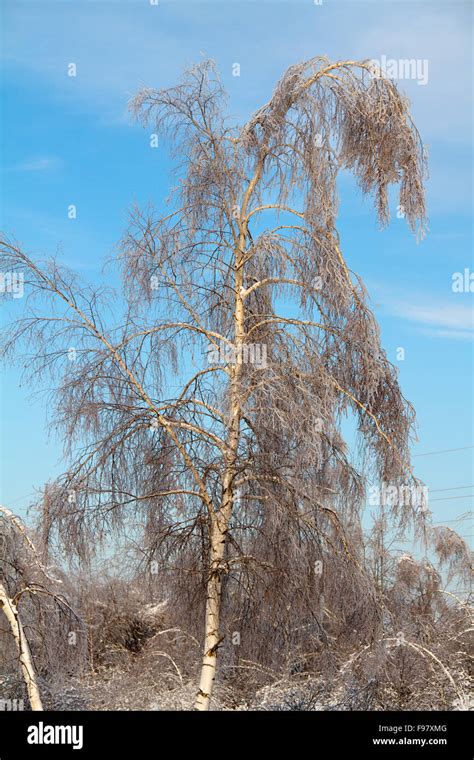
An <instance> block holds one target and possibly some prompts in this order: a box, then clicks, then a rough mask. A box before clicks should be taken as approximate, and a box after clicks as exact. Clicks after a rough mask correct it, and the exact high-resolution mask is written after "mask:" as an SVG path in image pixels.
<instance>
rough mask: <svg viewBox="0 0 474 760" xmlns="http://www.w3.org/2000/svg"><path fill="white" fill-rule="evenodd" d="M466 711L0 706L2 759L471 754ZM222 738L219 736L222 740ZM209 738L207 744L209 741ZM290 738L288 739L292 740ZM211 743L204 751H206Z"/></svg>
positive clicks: (458, 758) (448, 755) (460, 755)
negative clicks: (25, 709)
mask: <svg viewBox="0 0 474 760" xmlns="http://www.w3.org/2000/svg"><path fill="white" fill-rule="evenodd" d="M470 717H471V716H470V713H466V712H293V713H291V712H238V711H237V712H209V713H206V714H203V713H185V712H44V713H32V712H15V711H11V712H0V760H14V759H15V760H16V758H22V757H39V758H40V757H61V758H67V757H72V758H74V757H78V758H79V757H81V758H82V757H85V758H95V757H104V753H105V752H106V753H107V754H108V755H110V753H114V754H115V753H117V756H118V757H132V758H134V760H138V758H139V757H140V756H141V755H143V756H149V755H150V752H153V756H156V757H161V756H165V755H166V757H172V756H173V755H174V754H177V755H179V756H181V755H182V753H183V752H186V751H187V750H188V751H193V752H194V753H195V752H196V750H200V752H199V754H204V753H205V754H208V755H215V756H216V757H219V758H225V756H226V755H227V754H231V755H234V754H236V753H239V755H244V754H245V755H248V754H250V755H253V756H254V753H255V752H257V751H258V750H265V751H266V752H267V753H268V751H271V750H273V749H279V750H280V751H282V749H283V747H286V748H290V749H291V747H292V746H294V750H295V753H297V754H299V753H300V752H301V751H302V750H303V747H305V748H306V749H305V753H307V752H308V750H309V751H310V752H311V755H312V756H314V757H321V754H320V751H321V749H323V748H324V749H325V750H326V751H327V750H330V751H334V752H335V753H337V754H338V756H339V755H340V754H341V753H342V756H344V754H345V753H351V755H352V754H353V753H354V752H356V753H363V756H367V755H368V756H370V757H386V756H390V757H396V756H399V757H407V758H415V757H416V758H420V760H422V758H427V757H439V758H443V757H449V758H456V760H463V758H472V756H473V753H472V746H471V740H470V735H469V731H468V721H469V719H470ZM220 739H222V742H223V743H222V742H220ZM208 742H209V743H208ZM288 743H289V744H288ZM206 747H207V749H206Z"/></svg>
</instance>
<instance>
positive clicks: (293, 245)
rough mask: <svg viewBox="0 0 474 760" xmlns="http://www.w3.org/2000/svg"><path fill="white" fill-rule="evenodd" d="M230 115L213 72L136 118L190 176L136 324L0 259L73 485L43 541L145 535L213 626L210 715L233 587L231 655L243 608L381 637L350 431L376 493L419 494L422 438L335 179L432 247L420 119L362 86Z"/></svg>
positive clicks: (140, 250)
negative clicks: (389, 488)
mask: <svg viewBox="0 0 474 760" xmlns="http://www.w3.org/2000/svg"><path fill="white" fill-rule="evenodd" d="M223 101H224V93H223V91H222V88H221V85H220V83H219V79H218V76H217V74H216V70H215V67H214V65H213V64H212V63H210V62H205V63H201V64H199V65H197V66H195V67H194V68H192V69H191V70H190V71H188V72H187V73H186V75H185V77H184V79H183V81H182V82H181V84H179V85H178V86H176V87H173V88H171V89H167V90H159V91H158V90H154V89H145V90H142V91H141V92H140V93H138V95H137V96H136V98H135V99H134V100H133V101H132V103H131V109H132V112H133V113H134V114H136V116H137V117H139V118H140V119H142V121H143V123H144V124H152V125H153V127H154V128H156V130H159V131H161V132H164V133H165V134H167V135H168V136H169V138H170V140H171V142H172V143H173V145H174V148H175V155H176V157H177V158H178V159H179V162H178V166H177V170H176V171H177V176H178V182H177V188H176V189H175V190H174V192H173V194H172V197H171V201H170V204H171V207H170V210H169V213H167V214H166V215H165V216H163V215H157V214H155V213H154V211H153V210H152V209H148V210H146V211H140V210H138V209H135V211H134V212H133V214H132V221H131V224H130V228H129V230H128V232H127V233H126V235H125V236H124V240H123V245H122V247H121V252H120V257H119V258H120V261H121V264H122V267H123V285H124V294H125V296H126V298H125V300H124V301H123V302H121V301H119V300H117V299H116V298H115V297H114V296H113V294H110V293H109V292H108V291H107V290H106V289H105V288H101V289H98V288H91V287H85V286H83V285H81V284H80V283H79V282H78V280H77V278H76V277H75V276H74V275H72V274H71V273H70V272H68V271H66V270H65V269H64V268H63V267H61V266H60V265H59V264H58V263H57V262H56V261H54V260H51V261H49V262H45V263H42V264H40V263H37V262H35V261H34V260H33V259H32V258H30V257H29V256H28V255H27V254H26V253H25V252H24V251H23V250H22V249H21V247H20V246H19V245H17V244H16V243H15V242H13V241H11V240H4V241H3V243H2V269H4V270H6V271H9V272H12V273H14V272H21V273H22V275H23V276H24V280H25V283H24V287H25V292H26V299H25V300H26V307H25V308H26V310H27V311H26V313H25V315H24V316H23V317H22V318H21V319H18V320H16V321H15V323H14V324H13V325H12V327H11V329H10V331H9V333H8V334H7V336H6V339H5V348H6V352H7V354H8V353H11V352H13V351H15V350H17V347H18V350H19V346H20V344H23V345H29V346H31V347H32V349H33V352H32V355H30V356H29V357H28V370H29V372H30V375H31V376H33V377H34V376H35V373H36V372H40V373H41V372H45V371H46V372H51V373H52V375H53V376H54V377H59V378H60V382H59V384H58V385H57V387H56V390H55V391H54V394H53V397H52V401H53V402H54V410H55V411H54V413H53V418H54V421H55V422H56V424H57V426H58V428H59V429H60V431H61V433H62V434H64V435H65V440H66V443H67V445H68V451H69V453H70V456H71V461H72V464H71V467H70V468H69V471H68V473H66V475H65V476H64V477H63V478H61V479H59V480H58V482H57V483H56V484H55V486H51V487H50V488H49V491H48V521H49V522H48V535H50V526H53V525H55V526H56V530H57V531H59V536H60V537H61V536H62V538H63V539H64V541H65V543H66V544H67V546H68V547H69V548H70V549H71V550H72V549H74V550H75V551H77V552H78V553H79V554H80V555H81V556H83V557H84V556H86V555H88V554H89V553H90V551H91V544H92V543H94V542H98V541H99V540H100V538H101V537H102V536H106V535H107V534H108V532H109V531H110V530H111V529H113V528H114V527H117V526H120V525H122V526H123V525H124V524H125V526H126V527H127V530H133V529H136V528H137V525H138V524H139V522H140V519H139V516H140V515H145V516H146V517H145V526H144V536H145V542H146V543H145V548H144V551H145V552H146V553H147V557H148V559H149V560H150V561H153V560H154V561H155V562H160V561H162V562H163V563H167V565H168V566H169V565H170V564H171V565H172V566H173V573H174V577H175V578H177V579H178V580H177V581H176V582H177V583H178V581H179V579H180V578H184V579H185V582H184V584H182V585H181V588H183V586H186V588H187V589H188V593H189V587H190V585H191V586H193V579H196V578H197V579H198V591H199V588H201V589H202V590H203V592H204V593H203V594H200V593H197V594H196V596H195V597H194V599H195V609H199V605H200V604H201V603H203V604H204V607H205V610H204V614H205V628H204V650H203V659H202V668H201V677H200V685H199V691H198V695H197V699H196V708H197V709H199V710H204V709H208V707H209V703H210V699H211V694H212V689H213V683H214V679H215V675H216V662H217V653H218V649H219V647H221V646H223V640H224V638H225V636H226V634H225V633H224V632H223V621H222V610H223V607H222V603H221V600H222V597H223V587H224V588H225V595H224V598H225V600H226V602H225V604H224V612H225V614H226V617H225V626H226V630H227V634H228V633H229V631H232V630H233V628H232V626H235V621H236V620H237V621H238V623H239V625H240V624H241V623H242V621H243V619H244V617H245V615H246V614H247V613H248V611H249V608H250V607H253V609H254V610H258V609H259V608H260V609H261V617H262V620H263V619H265V620H268V618H271V617H272V615H275V616H277V617H279V618H280V619H283V618H285V620H287V622H288V630H289V631H290V630H291V631H293V629H295V625H294V624H293V625H292V624H291V622H292V618H293V622H294V620H296V615H297V609H301V610H305V614H308V615H309V618H310V620H311V624H312V626H313V630H315V631H316V633H317V638H318V641H319V642H320V643H321V642H322V643H324V641H327V640H328V635H329V634H328V630H329V628H328V626H329V627H330V623H329V622H328V623H327V625H326V622H327V621H329V620H330V619H331V620H333V619H334V620H335V619H336V618H337V616H338V615H340V618H341V620H342V619H344V620H345V619H346V616H347V615H348V614H349V613H348V610H349V608H350V615H349V617H350V616H352V619H354V617H357V616H359V618H360V619H364V620H371V621H372V622H371V623H369V627H370V626H372V627H374V626H375V627H376V626H377V625H378V622H377V621H378V620H379V619H380V614H379V611H378V607H377V599H376V593H375V591H374V587H373V585H372V584H371V581H370V578H369V576H368V574H367V572H366V570H365V569H364V564H363V550H362V542H361V530H360V520H359V510H360V508H361V505H362V502H363V496H364V477H363V475H364V473H363V472H361V471H359V470H358V469H355V468H354V466H353V465H352V464H351V463H350V461H349V458H348V454H347V447H346V444H345V443H344V440H343V438H342V436H341V432H340V421H341V417H342V416H343V415H344V414H345V413H346V412H347V411H349V410H351V411H352V413H353V414H354V416H355V418H356V419H357V424H358V431H359V434H360V440H361V444H362V445H363V446H365V447H366V449H367V451H368V453H369V466H368V470H367V471H372V473H375V474H376V476H377V477H378V478H379V479H380V480H381V481H383V482H390V483H407V482H409V483H411V482H414V479H413V475H412V473H411V470H410V467H409V450H408V444H409V436H410V431H411V429H412V425H413V421H414V414H413V410H412V408H411V406H410V405H409V404H408V403H407V402H406V400H405V399H404V398H403V395H402V393H401V392H400V389H399V386H398V383H397V379H396V371H395V369H394V368H393V366H392V365H391V364H390V363H389V361H388V360H387V357H386V355H385V353H384V351H383V349H382V347H381V345H380V340H379V331H378V327H377V324H376V322H375V319H374V317H373V315H372V313H371V312H370V310H369V308H368V306H367V302H366V294H365V289H364V286H363V284H362V282H361V281H360V280H359V279H358V278H357V277H356V276H355V275H353V274H352V273H351V271H350V270H349V268H348V266H347V265H346V263H345V260H344V258H343V254H342V252H341V248H340V245H339V239H338V234H337V231H336V217H337V209H338V198H337V192H336V179H337V175H338V172H339V170H341V169H345V170H349V171H351V172H352V173H353V174H354V175H355V177H356V178H357V180H358V182H359V184H360V187H361V189H362V191H363V192H364V193H372V194H373V195H374V198H375V205H376V209H377V215H378V218H379V220H380V222H381V223H382V224H385V223H386V222H388V220H389V209H388V187H389V185H391V184H399V185H400V201H399V202H400V204H401V205H402V206H403V208H404V212H405V217H406V219H407V221H408V223H409V224H410V226H411V227H412V228H413V229H414V230H416V231H417V232H418V233H422V232H423V227H424V223H425V207H424V195H423V165H424V154H423V147H422V144H421V142H420V139H419V136H418V133H417V130H416V128H415V127H414V125H413V123H412V120H411V118H410V114H409V111H408V103H407V101H406V99H405V98H404V97H403V96H401V95H400V94H399V92H398V90H397V88H396V86H395V85H394V83H393V82H392V81H390V80H388V79H386V78H384V77H383V76H382V75H381V74H380V72H376V71H374V70H373V69H372V68H371V66H370V64H369V63H368V62H356V61H340V62H336V63H330V62H329V61H328V60H326V59H325V58H314V59H312V60H309V61H307V62H305V63H303V64H300V65H296V66H292V67H290V68H289V69H288V71H287V72H286V73H285V74H284V76H283V77H282V79H281V80H280V82H279V83H278V84H277V87H276V89H275V92H274V94H273V96H272V98H271V99H270V101H269V102H268V103H267V104H265V105H264V106H263V107H262V108H260V109H259V110H258V111H257V112H256V113H255V114H254V115H253V117H252V118H251V119H250V120H249V121H248V122H247V123H246V124H245V125H244V126H243V127H238V126H234V125H230V124H229V123H228V121H227V119H226V118H225V116H224V111H223ZM35 299H36V301H35ZM52 407H53V405H52ZM391 515H392V518H393V519H394V520H395V522H397V524H400V525H404V524H406V523H407V521H408V520H409V519H410V518H411V517H418V516H419V512H418V511H417V509H416V505H414V504H408V505H407V504H404V505H403V506H402V507H400V506H397V505H394V506H393V507H392V509H391ZM326 565H327V567H329V568H330V569H331V572H330V573H326V571H325V570H323V571H322V570H321V568H324V567H325V566H326ZM316 567H317V570H316V571H315V568H316ZM338 579H339V585H338ZM201 582H203V585H202V586H200V585H199V584H200V583H201ZM178 585H179V583H178ZM341 586H342V589H341ZM193 588H194V586H193ZM312 590H313V591H314V593H313V591H312ZM270 592H271V594H272V595H271V596H270ZM183 593H186V590H185V589H183ZM193 593H194V592H193ZM270 598H271V603H266V600H268V599H270ZM196 605H197V606H196ZM328 605H329V606H328ZM329 607H331V609H332V611H331V609H329ZM336 608H337V609H336ZM229 610H230V611H229ZM328 615H329V618H328ZM254 619H255V618H254ZM325 621H326V622H325ZM259 631H260V634H263V629H259ZM292 635H293V634H292ZM227 638H228V636H227ZM288 641H289V645H290V646H291V647H293V646H294V647H295V648H296V646H297V644H296V641H295V640H294V639H291V640H290V639H288ZM261 646H263V647H265V642H263V641H261Z"/></svg>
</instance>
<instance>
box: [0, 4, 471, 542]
mask: <svg viewBox="0 0 474 760" xmlns="http://www.w3.org/2000/svg"><path fill="white" fill-rule="evenodd" d="M2 17H3V18H2V28H3V33H2V48H3V56H2V70H3V74H2V97H1V109H2V112H1V128H2V142H3V152H2V155H1V163H2V169H3V182H2V188H1V196H0V200H1V213H2V227H3V228H4V229H7V230H8V231H11V232H14V233H15V235H16V237H17V239H18V240H19V241H20V242H21V243H22V244H23V245H24V246H25V247H26V248H28V249H29V250H30V252H32V253H36V254H38V255H47V254H53V253H57V254H58V255H59V256H60V258H61V259H62V260H63V261H64V262H65V263H68V264H69V265H70V266H71V267H72V268H74V269H77V270H78V271H79V272H80V273H81V274H82V275H83V276H84V277H86V278H88V279H90V280H92V281H95V280H97V279H98V278H99V277H100V276H101V274H100V273H101V268H102V263H103V260H104V257H105V256H107V255H109V254H110V253H111V252H112V251H113V249H114V246H115V245H116V243H117V241H118V240H119V238H120V236H121V233H122V231H123V229H124V227H125V225H126V222H127V214H128V209H129V207H130V206H131V204H132V203H133V202H134V201H139V202H147V201H149V200H150V199H153V200H154V201H155V203H156V204H157V205H158V206H159V204H160V203H161V202H162V200H163V198H164V197H165V196H166V195H167V192H168V187H169V181H170V176H171V175H170V173H171V170H172V164H171V161H170V158H169V156H168V155H167V152H166V146H165V145H162V146H160V148H158V149H157V150H152V149H151V148H150V147H149V133H148V132H146V131H144V130H143V129H142V128H141V127H140V126H138V125H136V124H134V123H133V122H132V121H131V119H130V118H129V116H128V114H127V101H128V99H129V98H130V97H131V96H132V95H133V94H134V93H135V92H136V90H137V89H138V88H139V87H141V86H143V85H150V86H154V87H164V86H171V85H173V84H174V83H176V81H177V80H178V79H179V76H180V73H181V71H182V69H183V67H185V66H186V65H188V64H191V63H193V62H196V61H197V60H199V59H200V58H201V57H203V56H204V57H211V58H214V59H215V61H216V62H217V64H218V66H219V68H220V71H221V74H222V78H223V82H224V85H225V86H226V88H227V90H228V92H229V113H230V114H231V115H232V116H234V117H235V119H236V120H237V121H243V120H244V119H246V118H247V117H248V115H249V114H250V113H252V112H253V111H254V110H255V109H256V108H257V107H258V106H259V105H261V104H262V103H263V102H265V101H266V100H267V99H268V97H269V95H270V94H271V91H272V88H273V86H274V84H275V82H276V80H277V79H278V78H279V77H280V76H281V74H282V73H283V71H284V70H285V68H286V67H287V66H289V65H290V64H292V63H295V62H297V61H300V60H304V59H306V58H310V57H312V56H314V55H319V54H326V55H328V56H329V57H330V58H332V59H350V58H375V59H378V60H380V58H381V56H383V55H385V56H386V57H387V58H394V59H401V58H416V59H421V60H424V59H426V60H427V61H428V72H429V76H428V82H427V84H426V85H420V84H418V83H417V81H413V80H403V81H400V82H399V86H400V88H401V89H402V90H403V91H404V92H406V93H407V95H408V96H409V98H410V99H411V102H412V113H413V115H414V118H415V121H416V124H417V126H418V128H419V130H420V132H421V135H422V138H423V141H424V144H425V145H426V146H427V147H428V151H429V157H430V159H429V160H430V179H429V181H428V185H427V186H428V212H429V218H430V225H429V227H430V230H429V234H428V236H427V238H426V239H425V240H424V241H423V242H422V243H420V244H417V243H416V241H415V239H414V237H413V236H412V235H411V233H410V232H409V231H408V229H407V227H406V225H405V223H404V221H403V220H401V219H398V218H397V216H396V200H395V196H394V198H393V202H392V212H393V219H392V223H391V225H390V227H389V228H388V229H385V230H384V231H380V230H379V229H378V227H377V224H376V220H375V215H374V213H373V209H372V205H371V201H370V199H365V200H364V199H362V198H361V196H360V193H359V191H358V190H357V188H356V187H355V185H354V183H353V182H352V180H351V179H350V178H349V177H342V178H341V182H340V189H341V204H340V219H339V229H340V233H341V238H342V243H343V249H344V252H345V255H346V258H347V260H348V263H349V265H350V266H351V268H352V269H354V270H355V271H356V272H358V273H359V274H360V275H362V277H363V278H364V280H365V282H366V284H367V286H368V289H369V293H370V295H371V299H372V305H373V308H374V310H375V312H376V315H377V317H378V319H379V321H380V324H381V328H382V337H383V344H384V346H385V348H386V350H387V352H388V355H389V357H390V358H391V360H392V361H394V363H395V364H397V366H398V367H399V369H400V382H401V386H402V389H403V392H404V394H405V395H406V396H407V398H409V399H410V400H411V401H412V403H413V404H414V405H415V408H416V411H417V417H418V435H419V442H418V443H417V444H416V445H415V446H414V449H413V453H414V455H415V457H416V458H415V459H414V460H413V461H414V464H415V468H416V473H417V475H418V476H419V477H420V478H421V479H422V480H424V482H425V483H426V484H427V486H428V487H429V488H430V489H431V490H432V491H433V493H432V494H431V498H430V507H431V509H432V511H433V513H434V519H435V520H436V521H441V520H442V521H446V520H455V519H457V518H458V517H459V516H460V515H462V514H464V513H466V512H467V511H468V510H469V509H470V507H471V505H472V498H468V496H467V495H468V494H471V493H473V492H474V488H473V487H471V488H461V487H464V486H471V485H472V484H473V482H474V475H473V472H472V454H473V451H474V449H473V448H472V446H473V444H474V433H473V417H472V384H473V343H472V340H473V332H474V328H473V317H472V299H473V293H469V292H464V293H453V292H452V287H451V286H452V275H453V273H455V272H463V271H464V269H465V268H468V269H470V271H474V262H473V260H472V222H471V213H472V199H473V198H472V154H471V132H472V74H471V72H472V63H473V62H472V49H471V46H472V43H471V38H470V30H471V27H472V7H471V5H470V3H467V2H466V3H463V2H459V1H454V2H450V3H446V2H444V1H443V2H436V0H430V1H429V2H416V0H412V1H411V2H406V3H405V2H381V1H380V0H377V1H375V0H374V1H373V2H359V1H358V0H350V1H349V2H340V1H339V0H323V3H322V5H317V4H315V3H313V2H312V0H296V1H294V2H289V1H286V0H282V1H281V2H276V1H274V0H268V1H266V2H264V1H262V2H251V1H250V0H248V1H247V2H243V1H242V0H239V1H238V2H229V0H225V1H222V2H218V1H214V2H208V3H206V2H201V1H200V0H194V2H181V1H180V0H168V1H167V0H159V4H158V5H156V6H155V5H151V4H150V3H149V0H121V1H118V0H103V1H102V2H98V1H96V0H75V2H71V0H62V1H60V0H56V2H43V0H31V1H29V2H25V1H24V0H4V2H3V4H2ZM69 63H75V64H76V67H77V76H76V77H68V75H67V67H68V64H69ZM234 63H239V64H240V76H239V77H234V76H232V65H233V64H234ZM69 204H75V205H76V206H77V219H76V220H69V219H68V217H67V207H68V205H69ZM14 308H17V309H18V311H20V310H21V299H19V300H18V301H15V302H14ZM399 347H403V348H404V349H405V359H404V361H397V358H396V350H397V348H399ZM1 379H2V387H1V409H2V423H1V449H2V451H1V461H2V469H1V493H0V499H1V502H2V503H3V504H5V505H6V506H9V507H10V508H12V509H13V510H14V511H16V512H18V513H19V514H24V512H25V509H26V507H27V505H28V502H29V494H31V493H32V492H33V491H34V489H35V488H40V487H41V486H42V485H43V483H44V481H45V480H47V479H50V478H51V477H53V476H54V475H55V474H59V472H61V470H62V467H61V464H60V462H59V459H60V454H61V449H60V446H59V444H58V442H57V441H55V440H54V439H50V438H49V437H48V428H47V424H46V409H45V406H44V402H43V401H42V399H41V397H36V398H34V399H32V398H31V397H30V396H29V391H28V389H27V388H25V387H19V384H18V374H17V372H16V371H14V370H7V371H5V372H3V374H2V376H1ZM465 447H471V448H465ZM446 449H461V450H458V451H449V452H445V453H439V454H430V455H428V456H423V455H424V454H425V453H426V452H434V451H445V450H446ZM453 488H456V489H458V490H446V491H445V490H440V489H453ZM455 497H456V498H455ZM457 497H462V498H457ZM452 527H455V523H453V524H452ZM463 530H464V533H463V534H465V532H466V530H467V529H466V527H465V526H464V528H463ZM461 532H463V531H461Z"/></svg>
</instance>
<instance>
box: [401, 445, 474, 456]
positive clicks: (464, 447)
mask: <svg viewBox="0 0 474 760" xmlns="http://www.w3.org/2000/svg"><path fill="white" fill-rule="evenodd" d="M466 449H474V445H472V444H471V446H461V447H460V448H458V449H440V450H439V451H425V453H424V454H413V456H414V457H429V456H431V454H448V453H449V452H450V451H465V450H466Z"/></svg>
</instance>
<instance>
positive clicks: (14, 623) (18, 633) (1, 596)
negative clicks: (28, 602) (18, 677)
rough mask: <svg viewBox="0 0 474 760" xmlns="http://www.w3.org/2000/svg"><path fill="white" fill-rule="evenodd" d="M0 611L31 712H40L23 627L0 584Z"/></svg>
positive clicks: (36, 683)
mask: <svg viewBox="0 0 474 760" xmlns="http://www.w3.org/2000/svg"><path fill="white" fill-rule="evenodd" d="M0 609H1V610H2V611H3V613H4V615H5V617H6V618H7V620H8V622H9V624H10V628H11V632H12V634H13V638H14V639H15V644H16V647H17V650H18V660H19V663H20V668H21V672H22V675H23V680H24V681H25V684H26V688H27V691H28V697H29V700H30V705H31V709H32V710H42V709H43V705H42V702H41V696H40V692H39V688H38V681H37V677H36V671H35V668H34V665H33V660H32V658H31V652H30V647H29V645H28V641H27V638H26V636H25V632H24V630H23V626H22V624H21V620H20V617H19V614H18V609H17V607H16V605H15V604H14V603H13V601H12V600H11V599H10V597H9V595H8V593H7V591H6V588H5V586H4V585H3V583H1V582H0Z"/></svg>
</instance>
